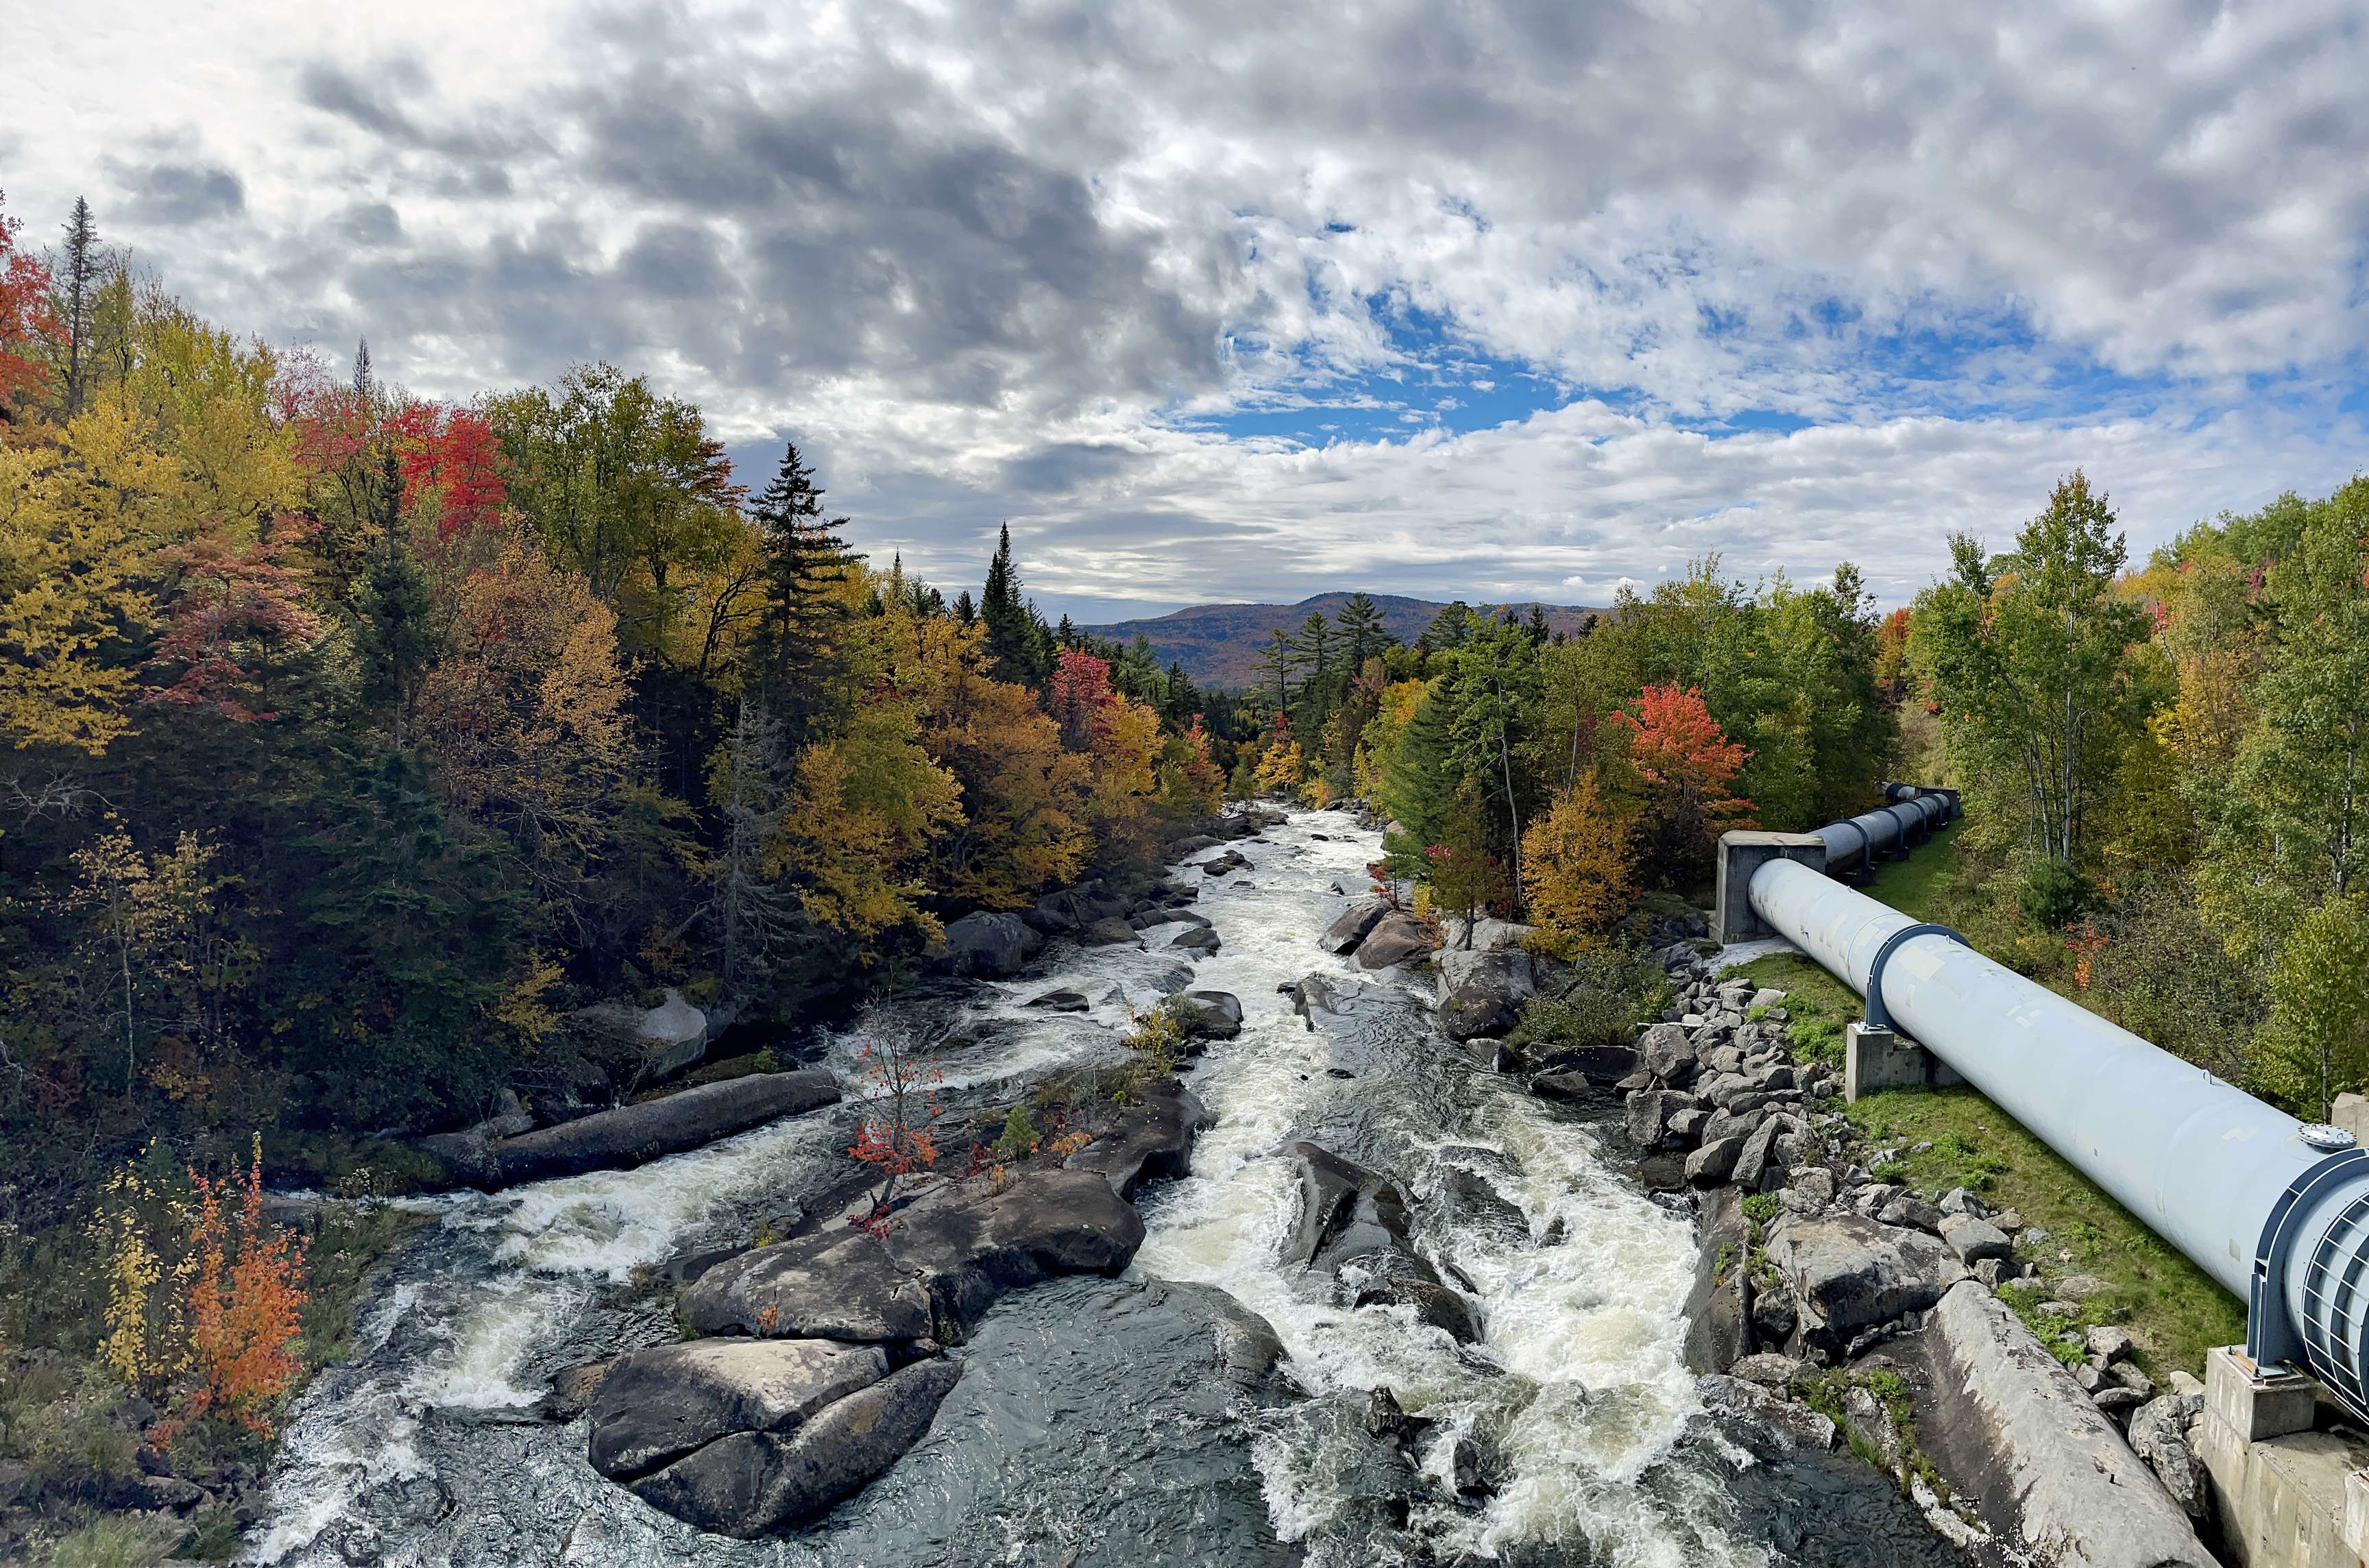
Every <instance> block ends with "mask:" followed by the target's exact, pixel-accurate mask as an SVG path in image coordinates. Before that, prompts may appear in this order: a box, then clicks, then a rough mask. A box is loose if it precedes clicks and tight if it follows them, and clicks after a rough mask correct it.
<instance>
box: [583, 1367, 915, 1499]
mask: <svg viewBox="0 0 2369 1568" xmlns="http://www.w3.org/2000/svg"><path fill="white" fill-rule="evenodd" d="M887 1375H888V1357H887V1355H886V1354H885V1353H883V1352H882V1351H881V1349H880V1348H879V1347H878V1346H877V1345H840V1344H834V1343H833V1342H831V1341H830V1340H820V1339H744V1338H741V1337H739V1336H738V1335H732V1336H728V1337H725V1338H718V1339H697V1340H692V1341H691V1342H690V1343H688V1344H685V1345H653V1346H651V1347H650V1348H649V1349H647V1350H634V1351H628V1352H626V1353H625V1354H624V1355H623V1356H618V1357H617V1358H616V1359H615V1360H614V1361H612V1362H611V1363H610V1364H609V1366H608V1368H606V1370H605V1371H604V1372H603V1374H602V1376H601V1382H600V1386H599V1389H598V1391H596V1392H595V1393H594V1394H593V1396H592V1399H591V1402H590V1405H589V1413H590V1415H591V1418H592V1419H591V1436H590V1449H589V1451H590V1458H591V1460H592V1468H593V1469H594V1470H597V1471H600V1472H601V1474H602V1475H605V1476H607V1477H609V1478H610V1479H611V1480H612V1481H614V1480H620V1479H631V1478H632V1477H635V1476H639V1475H643V1474H646V1473H647V1472H648V1471H652V1470H655V1469H657V1468H658V1467H659V1466H660V1465H665V1464H669V1463H671V1462H673V1461H674V1460H676V1459H681V1457H682V1456H683V1455H685V1454H687V1453H690V1452H691V1451H692V1449H694V1448H704V1447H705V1446H706V1445H708V1444H709V1443H712V1442H714V1441H715V1439H716V1438H718V1437H723V1436H729V1435H731V1434H732V1433H735V1432H784V1431H787V1430H788V1429H789V1428H791V1427H793V1426H796V1425H801V1424H803V1423H804V1422H806V1421H807V1420H809V1419H811V1418H812V1417H813V1416H814V1415H815V1414H816V1413H818V1411H820V1410H821V1409H822V1408H823V1407H824V1406H826V1405H830V1404H833V1403H836V1402H838V1401H840V1400H842V1399H845V1398H846V1397H847V1396H848V1395H849V1394H852V1393H853V1392H855V1391H857V1390H858V1389H862V1388H868V1387H869V1386H871V1385H872V1384H874V1383H876V1382H878V1381H879V1380H880V1379H883V1378H885V1377H887Z"/></svg>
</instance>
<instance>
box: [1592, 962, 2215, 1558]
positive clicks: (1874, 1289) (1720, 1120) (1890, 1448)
mask: <svg viewBox="0 0 2369 1568" xmlns="http://www.w3.org/2000/svg"><path fill="white" fill-rule="evenodd" d="M1678 975H1679V979H1680V980H1681V986H1680V990H1679V991H1678V995H1677V1001H1676V1002H1675V1004H1674V1005H1673V1006H1672V1007H1671V1008H1670V1009H1669V1010H1668V1011H1667V1012H1666V1013H1665V1015H1664V1017H1663V1019H1662V1021H1661V1022H1659V1023H1657V1024H1653V1025H1651V1026H1650V1027H1648V1028H1646V1029H1645V1030H1644V1031H1643V1032H1642V1035H1641V1036H1640V1037H1639V1040H1638V1045H1637V1068H1636V1070H1635V1072H1634V1073H1633V1074H1631V1076H1630V1077H1629V1078H1626V1079H1624V1080H1622V1081H1621V1083H1620V1085H1619V1087H1620V1088H1621V1089H1623V1090H1624V1091H1625V1092H1626V1098H1625V1101H1624V1104H1623V1109H1624V1112H1625V1116H1624V1121H1625V1127H1626V1131H1627V1134H1628V1137H1629V1139H1631V1142H1632V1143H1634V1144H1635V1145H1636V1146H1637V1148H1638V1150H1639V1152H1640V1155H1641V1162H1640V1170H1641V1173H1642V1178H1643V1179H1644V1180H1645V1182H1646V1183H1647V1185H1649V1186H1654V1187H1657V1188H1661V1189H1665V1190H1670V1189H1678V1188H1691V1189H1693V1190H1694V1191H1695V1192H1696V1194H1697V1195H1698V1196H1697V1199H1696V1201H1697V1203H1698V1204H1699V1212H1700V1215H1701V1224H1700V1244H1701V1253H1700V1256H1699V1262H1698V1265H1697V1272H1696V1278H1695V1283H1694V1288H1693V1290H1692V1293H1691V1295H1690V1298H1689V1300H1688V1341H1687V1357H1688V1364H1689V1365H1690V1366H1691V1367H1692V1368H1694V1369H1695V1370H1696V1371H1697V1372H1699V1373H1703V1374H1710V1375H1721V1374H1724V1375H1725V1377H1726V1378H1728V1379H1735V1380H1737V1381H1739V1382H1741V1383H1743V1384H1747V1385H1752V1386H1754V1387H1757V1388H1758V1389H1759V1390H1761V1391H1763V1392H1762V1396H1755V1397H1764V1396H1765V1397H1766V1398H1772V1399H1775V1400H1779V1401H1782V1400H1785V1399H1787V1398H1789V1397H1791V1396H1792V1395H1794V1394H1795V1393H1797V1392H1799V1391H1802V1389H1804V1388H1805V1387H1806V1386H1808V1385H1810V1384H1812V1383H1814V1382H1815V1381H1816V1380H1817V1379H1820V1378H1821V1376H1822V1375H1823V1374H1825V1372H1826V1371H1828V1370H1829V1369H1834V1368H1856V1369H1860V1370H1865V1369H1869V1368H1881V1369H1884V1370H1893V1371H1896V1372H1899V1373H1901V1374H1904V1375H1905V1376H1906V1378H1907V1379H1908V1383H1909V1384H1910V1386H1913V1387H1916V1388H1917V1389H1919V1390H1920V1391H1921V1393H1922V1395H1923V1396H1924V1397H1926V1398H1928V1399H1929V1400H1930V1401H1931V1402H1932V1404H1933V1406H1934V1408H1933V1409H1932V1410H1930V1411H1923V1410H1921V1409H1920V1419H1919V1427H1920V1430H1922V1429H1923V1428H1926V1427H1930V1428H1932V1434H1931V1435H1930V1436H1931V1440H1932V1441H1933V1442H1934V1443H1936V1444H1939V1445H1940V1446H1941V1447H1944V1448H1946V1447H1947V1446H1948V1445H1949V1442H1950V1441H1951V1438H1950V1436H1949V1434H1950V1433H1951V1431H1952V1429H1963V1430H1961V1431H1959V1434H1958V1437H1957V1439H1956V1440H1957V1441H1958V1443H1959V1446H1960V1447H1961V1448H1964V1449H1966V1450H1967V1452H1966V1455H1965V1456H1964V1457H1965V1458H1966V1459H1967V1466H1966V1468H1967V1469H1968V1470H1970V1471H1979V1472H1981V1473H1984V1474H1988V1475H1997V1474H2006V1475H2009V1476H2011V1477H2014V1478H2015V1479H2014V1481H2013V1484H2012V1485H2010V1486H2009V1487H2008V1488H2007V1490H2008V1492H2009V1493H2010V1494H2013V1495H2014V1496H2015V1497H2016V1499H2017V1501H2016V1502H2015V1504H2014V1505H2013V1507H2012V1508H2011V1509H2009V1510H2008V1511H2009V1512H2011V1513H2014V1514H2016V1515H2017V1516H2018V1518H2019V1520H2020V1524H2019V1525H2018V1527H2017V1528H2021V1529H2022V1530H2023V1531H2024V1533H2025V1534H2026V1536H2027V1539H2033V1540H2036V1539H2038V1537H2037V1536H2035V1535H2033V1533H2032V1532H2033V1531H2035V1530H2040V1531H2045V1530H2061V1529H2066V1528H2077V1530H2078V1531H2081V1532H2094V1531H2099V1530H2105V1531H2109V1532H2119V1533H2120V1534H2121V1535H2123V1536H2124V1537H2126V1538H2127V1539H2132V1540H2142V1541H2147V1542H2151V1543H2153V1544H2152V1545H2150V1547H2149V1550H2156V1549H2157V1548H2158V1547H2160V1548H2161V1550H2162V1551H2163V1553H2164V1554H2163V1555H2161V1556H2160V1557H2156V1558H2148V1559H2146V1561H2149V1562H2158V1561H2159V1562H2190V1561H2194V1562H2209V1561H2210V1559H2209V1558H2205V1557H2202V1556H2196V1555H2193V1553H2195V1552H2199V1551H2201V1550H2202V1549H2201V1548H2197V1547H2196V1546H2195V1543H2194V1540H2193V1537H2192V1532H2191V1531H2190V1530H2189V1529H2188V1528H2187V1525H2186V1522H2185V1517H2184V1516H2197V1515H2199V1514H2201V1511H2202V1509H2203V1492H2202V1489H2201V1487H2200V1485H2199V1483H2198V1477H2199V1474H2200V1473H2201V1472H2200V1469H2199V1466H2198V1465H2197V1462H2196V1460H2195V1458H2194V1453H2193V1449H2192V1445H2191V1443H2190V1441H2189V1437H2188V1428H2189V1427H2190V1426H2191V1425H2193V1423H2194V1421H2195V1419H2196V1418H2197V1415H2198V1413H2199V1403H2200V1402H2199V1401H2198V1400H2197V1399H2196V1398H2195V1397H2194V1396H2195V1395H2196V1394H2197V1393H2199V1392H2201V1390H2199V1389H2193V1388H2185V1389H2183V1388H2175V1389H2174V1390H2173V1391H2170V1392H2169V1393H2166V1392H2164V1391H2159V1390H2157V1388H2156V1386H2155V1384H2154V1383H2153V1382H2152V1381H2151V1380H2150V1379H2148V1378H2147V1377H2146V1374H2145V1373H2143V1372H2142V1371H2141V1370H2140V1369H2139V1368H2138V1367H2137V1366H2136V1365H2135V1363H2134V1361H2133V1360H2132V1358H2131V1352H2132V1343H2131V1339H2130V1336H2129V1335H2128V1334H2127V1333H2124V1332H2123V1331H2122V1330H2119V1329H2114V1328H2110V1327H2108V1328H2089V1329H2088V1330H2087V1331H2086V1338H2082V1339H2081V1343H2080V1344H2078V1345H2075V1344H2073V1343H2072V1340H2073V1339H2074V1338H2076V1337H2079V1336H2081V1334H2082V1331H2081V1330H2079V1329H2078V1328H2077V1327H2074V1326H2073V1325H2074V1324H2075V1322H2076V1320H2077V1319H2079V1318H2080V1317H2081V1316H2082V1315H2083V1314H2082V1312H2081V1309H2080V1307H2079V1305H2078V1304H2077V1302H2078V1299H2086V1298H2087V1297H2088V1296H2089V1295H2090V1294H2092V1293H2094V1292H2095V1291H2098V1290H2102V1289H2104V1288H2105V1287H2104V1285H2103V1283H2102V1282H2100V1281H2098V1280H2094V1279H2089V1278H2086V1277H2084V1276H2079V1275H2074V1276H2067V1277H2066V1278H2064V1279H2062V1280H2060V1281H2058V1282H2057V1286H2056V1289H2057V1291H2058V1293H2059V1294H2060V1295H2062V1296H2064V1297H2066V1298H2068V1299H2064V1300H2048V1301H2043V1302H2042V1303H2041V1304H2040V1305H2039V1307H2038V1309H2037V1311H2036V1313H2035V1315H2036V1316H2037V1317H2038V1318H2039V1319H2040V1320H2041V1321H2042V1322H2043V1323H2045V1322H2048V1321H2049V1320H2051V1319H2052V1318H2053V1319H2055V1320H2058V1321H2061V1322H2064V1323H2066V1325H2067V1327H2066V1330H2065V1331H2064V1333H2061V1334H2060V1335H2058V1336H2057V1337H2058V1338H2060V1339H2063V1340H2065V1341H2066V1343H2065V1344H2064V1345H2063V1346H2062V1348H2063V1349H2064V1350H2065V1352H2066V1356H2058V1355H2057V1354H2056V1353H2055V1352H2054V1351H2053V1350H2052V1349H2051V1348H2050V1347H2049V1346H2048V1345H2043V1343H2042V1342H2041V1340H2040V1339H2039V1338H2037V1337H2035V1335H2034V1334H2033V1333H2032V1332H2031V1330H2030V1329H2029V1328H2027V1327H2026V1325H2025V1323H2024V1322H2023V1320H2022V1319H2021V1318H2020V1317H2019V1316H2018V1315H2016V1314H2015V1313H2014V1312H2012V1311H2010V1310H2009V1309H2008V1308H2007V1306H2006V1305H2005V1304H2004V1303H2002V1302H2000V1301H1999V1300H1997V1299H1996V1295H1995V1293H1996V1292H1997V1289H1998V1288H2000V1287H2001V1286H2003V1285H2010V1284H2022V1285H2024V1286H2026V1287H2027V1288H2028V1287H2029V1286H2031V1284H2032V1283H2034V1282H2036V1281H2037V1280H2038V1279H2039V1277H2040V1269H2039V1266H2038V1265H2037V1264H2036V1263H2035V1262H2034V1261H2032V1253H2034V1251H2035V1250H2036V1247H2037V1245H2038V1243H2039V1242H2044V1241H2045V1240H2046V1239H2047V1238H2046V1233H2045V1232H2044V1231H2041V1230H2036V1229H2035V1228H2031V1227H2028V1226H2026V1224H2025V1223H2024V1221H2023V1219H2022V1217H2021V1216H2020V1215H2018V1214H2017V1213H2016V1212H2014V1211H2013V1210H2012V1209H2006V1210H2001V1209H1997V1208H1995V1207H1993V1206H1992V1205H1990V1204H1989V1203H1987V1202H1986V1200H1985V1199H1984V1198H1983V1197H1982V1196H1979V1195H1978V1194H1975V1193H1973V1192H1969V1191H1966V1190H1964V1189H1963V1188H1958V1189H1953V1190H1951V1191H1948V1192H1944V1193H1940V1194H1920V1193H1918V1192H1916V1191H1913V1190H1911V1189H1909V1188H1907V1187H1905V1186H1904V1185H1899V1184H1897V1183H1894V1182H1888V1181H1883V1180H1878V1179H1877V1178H1876V1177H1875V1176H1874V1175H1873V1174H1872V1173H1871V1168H1883V1167H1885V1166H1887V1165H1889V1164H1890V1163H1891V1162H1893V1161H1894V1160H1895V1159H1896V1158H1897V1157H1898V1156H1899V1155H1900V1154H1901V1153H1902V1152H1904V1151H1903V1150H1873V1149H1870V1148H1867V1147H1865V1146H1864V1144H1862V1143H1861V1142H1860V1139H1858V1136H1857V1134H1856V1132H1855V1131H1854V1129H1853V1128H1852V1127H1851V1125H1850V1123H1849V1122H1848V1118H1847V1117H1845V1116H1843V1115H1842V1114H1841V1112H1840V1110H1839V1108H1838V1107H1837V1106H1836V1105H1835V1104H1834V1102H1833V1096H1835V1095H1836V1094H1837V1093H1839V1090H1840V1083H1839V1081H1838V1078H1837V1074H1836V1073H1835V1072H1834V1071H1833V1070H1832V1069H1830V1068H1827V1067H1824V1066H1814V1065H1813V1066H1804V1065H1802V1064H1801V1063H1799V1062H1798V1061H1797V1060H1796V1059H1794V1057H1793V1055H1792V1052H1791V1048H1790V1046H1789V1044H1788V1039H1787V1035H1786V1024H1788V1022H1789V1018H1790V1015H1789V1012H1788V1009H1787V1007H1786V1001H1787V997H1786V995H1785V993H1784V992H1782V991H1779V990H1762V989H1757V988H1756V987H1754V986H1753V985H1751V984H1749V983H1748V982H1745V981H1742V980H1727V979H1720V978H1717V977H1715V976H1713V975H1711V974H1709V973H1707V972H1704V971H1703V970H1702V969H1700V968H1699V967H1696V966H1693V965H1691V964H1689V965H1688V967H1686V968H1684V969H1682V970H1680V971H1679V972H1678ZM1763 1195H1766V1196H1763ZM1747 1199H1757V1201H1756V1202H1754V1203H1753V1204H1752V1206H1751V1210H1750V1212H1747V1211H1746V1207H1745V1201H1746V1200H1747ZM2076 1349H2077V1350H2078V1351H2079V1352H2080V1354H2079V1355H2078V1356H2074V1355H2073V1354H2072V1353H2073V1352H2074V1351H2075V1350H2076ZM2068 1358H2069V1359H2070V1361H2071V1365H2070V1366H2069V1367H2068V1366H2067V1365H2066V1360H2067V1359H2068ZM2182 1380H2183V1381H2185V1382H2189V1383H2192V1382H2193V1379H2185V1378H2184V1376H2183V1379H2182ZM1845 1387H1846V1388H1847V1390H1848V1392H1847V1393H1846V1395H1845V1396H1844V1415H1845V1416H1846V1418H1847V1424H1848V1425H1850V1426H1851V1428H1852V1430H1853V1432H1854V1434H1855V1435H1856V1436H1859V1437H1860V1439H1861V1446H1862V1447H1863V1448H1866V1449H1867V1450H1868V1451H1870V1452H1873V1453H1876V1454H1878V1455H1879V1456H1883V1458H1884V1460H1885V1462H1886V1463H1888V1464H1891V1465H1893V1466H1894V1467H1895V1468H1896V1469H1897V1470H1898V1471H1899V1472H1900V1473H1901V1475H1902V1476H1903V1479H1904V1484H1905V1483H1907V1482H1909V1481H1912V1480H1914V1476H1913V1474H1912V1473H1911V1471H1913V1470H1914V1468H1915V1466H1914V1463H1913V1462H1912V1457H1911V1456H1910V1455H1909V1454H1908V1452H1907V1445H1906V1443H1905V1439H1904V1437H1903V1435H1902V1434H1901V1433H1900V1432H1899V1431H1897V1430H1896V1429H1895V1424H1894V1421H1893V1420H1892V1417H1891V1414H1890V1413H1889V1411H1888V1410H1887V1409H1884V1408H1883V1407H1882V1402H1881V1401H1877V1400H1875V1399H1874V1398H1873V1397H1872V1396H1871V1395H1870V1394H1869V1393H1868V1392H1867V1391H1866V1389H1865V1388H1864V1387H1862V1386H1860V1385H1859V1384H1856V1383H1848V1382H1847V1383H1846V1385H1845ZM1853 1400H1856V1401H1857V1402H1858V1404H1859V1405H1863V1406H1865V1407H1866V1408H1864V1409H1859V1408H1857V1407H1856V1406H1854V1405H1853V1404H1852V1401H1853ZM2076 1406H2077V1408H2073V1407H2076ZM1807 1414H1808V1413H1807V1412H1803V1415H1805V1416H1806V1415H1807ZM2118 1425H2121V1426H2126V1427H2127V1429H2128V1434H2129V1436H2128V1441H2127V1444H2125V1443H2124V1441H2123V1439H2122V1437H2121V1436H2118ZM1861 1428H1864V1430H1862V1429H1861ZM2073 1448H2080V1449H2081V1451H2083V1452H2085V1453H2090V1454H2091V1459H2092V1462H2090V1463H2089V1469H2088V1471H2085V1472H2084V1473H2083V1475H2081V1476H2077V1477H2073V1478H2071V1479H2067V1478H2066V1476H2065V1475H2063V1474H2058V1473H2056V1472H2059V1471H2064V1470H2065V1468H2066V1467H2065V1465H2064V1464H2063V1462H2062V1461H2063V1458H2064V1453H2065V1452H2068V1451H2071V1450H2072V1449H2073ZM2093 1450H2094V1452H2093ZM2117 1463H2119V1464H2120V1465H2121V1467H2122V1468H2121V1469H2120V1470H2119V1471H2117V1470H2116V1468H2115V1467H2116V1464H2117ZM2027 1471H2029V1472H2031V1473H2030V1474H2027V1473H2026V1472H2027ZM2110 1471H2111V1472H2112V1474H2109V1473H2108V1472H2110ZM2098 1476H2105V1477H2106V1482H2112V1485H2111V1486H2108V1487H2107V1490H2108V1491H2109V1492H2110V1493H2111V1494H2112V1495H2111V1496H2110V1497H2109V1498H2108V1500H2107V1503H2105V1504H2101V1503H2100V1501H2099V1500H2098V1499H2096V1498H2092V1497H2089V1496H2088V1495H2087V1492H2086V1491H2082V1492H2081V1493H2080V1494H2079V1495H2078V1496H2075V1495H2073V1494H2072V1492H2070V1491H2068V1490H2067V1489H2078V1488H2086V1489H2087V1490H2096V1489H2097V1487H2098V1486H2100V1485H2105V1484H2106V1482H2097V1481H2096V1480H2095V1479H2094V1478H2095V1477H2098ZM2116 1489H2119V1490H2116ZM2109 1504H2111V1507H2109V1506H2108V1505H2109ZM1937 1510H1938V1512H1937ZM2117 1510H2119V1511H2117ZM1943 1513H1946V1510H1939V1505H1938V1504H1936V1505H1934V1507H1931V1508H1928V1515H1933V1516H1937V1518H1938V1517H1939V1516H1940V1514H1943ZM2068 1515H2072V1516H2080V1517H2081V1518H2082V1519H2084V1520H2086V1521H2087V1522H2084V1523H2080V1524H2079V1525H2078V1526H2077V1527H2075V1526H2067V1525H2064V1524H2063V1523H2062V1520H2061V1518H2060V1516H2068ZM2035 1521H2037V1522H2035ZM1940 1522H1943V1523H1945V1524H1950V1525H1951V1528H1955V1525H1954V1522H1953V1521H1952V1520H1949V1519H1942V1520H1941V1521H1940ZM1970 1528H1971V1527H1970ZM2167 1543H2169V1544H2167ZM2183 1553H2187V1554H2189V1555H2183Z"/></svg>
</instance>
